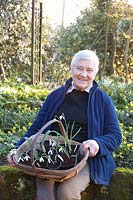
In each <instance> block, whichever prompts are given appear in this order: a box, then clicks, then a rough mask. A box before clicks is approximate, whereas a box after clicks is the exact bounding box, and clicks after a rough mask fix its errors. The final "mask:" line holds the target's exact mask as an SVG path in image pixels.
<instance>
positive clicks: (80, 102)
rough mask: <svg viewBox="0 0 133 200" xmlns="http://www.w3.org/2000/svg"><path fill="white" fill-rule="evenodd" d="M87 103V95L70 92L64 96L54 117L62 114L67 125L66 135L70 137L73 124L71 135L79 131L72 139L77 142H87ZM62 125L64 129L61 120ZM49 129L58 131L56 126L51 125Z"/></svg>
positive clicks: (76, 91) (82, 92)
mask: <svg viewBox="0 0 133 200" xmlns="http://www.w3.org/2000/svg"><path fill="white" fill-rule="evenodd" d="M87 103H88V93H87V92H85V91H79V90H75V89H74V90H73V91H72V92H70V93H68V94H66V96H65V98H64V101H63V103H62V104H61V105H60V107H59V108H58V109H57V110H56V112H55V116H58V117H59V116H61V115H62V114H64V116H65V119H66V123H67V125H68V135H70V131H71V129H72V126H73V123H74V127H73V134H75V133H76V132H77V131H78V130H79V129H81V130H80V132H79V133H78V134H77V135H76V137H74V138H73V139H74V140H76V141H79V142H83V141H84V140H87ZM62 123H63V125H64V127H65V122H64V120H62ZM65 128H66V127H65ZM51 129H53V130H57V131H59V127H58V125H57V124H53V125H52V127H51Z"/></svg>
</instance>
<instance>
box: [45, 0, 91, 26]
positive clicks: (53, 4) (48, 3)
mask: <svg viewBox="0 0 133 200" xmlns="http://www.w3.org/2000/svg"><path fill="white" fill-rule="evenodd" d="M63 1H64V0H45V1H43V2H44V5H43V13H44V16H45V15H48V16H49V17H50V20H51V23H52V25H54V24H57V25H61V24H62V11H63ZM89 2H90V0H65V9H64V26H65V27H66V26H68V25H69V24H70V23H71V22H74V20H75V19H76V17H77V16H79V15H80V11H81V10H83V9H85V8H86V7H89Z"/></svg>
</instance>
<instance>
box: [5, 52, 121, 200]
mask: <svg viewBox="0 0 133 200" xmlns="http://www.w3.org/2000/svg"><path fill="white" fill-rule="evenodd" d="M98 66H99V59H98V57H97V55H96V53H95V52H93V51H90V50H82V51H79V52H78V53H76V54H75V55H74V57H73V59H72V62H71V76H72V77H71V78H70V79H68V80H67V81H66V83H65V85H64V86H61V87H59V88H58V89H56V90H54V91H53V92H52V93H51V94H50V95H49V96H48V97H47V99H46V101H45V102H44V104H43V106H42V108H41V109H40V111H39V113H38V116H37V118H36V119H35V121H34V122H33V124H32V125H31V127H30V128H29V129H28V131H27V133H26V134H25V135H24V137H30V136H31V135H33V134H35V133H36V132H37V131H38V130H39V129H40V128H41V127H42V126H43V125H44V124H45V123H46V122H48V121H49V120H51V119H52V118H54V116H55V115H56V116H60V115H61V114H62V113H64V115H65V118H66V121H67V122H69V124H70V128H71V126H72V123H73V121H75V127H74V129H75V131H76V130H78V129H79V128H80V127H81V131H80V132H79V134H78V135H77V136H76V137H75V138H74V139H75V140H76V141H79V142H81V143H82V147H83V151H85V150H86V149H88V148H89V151H90V154H89V159H88V162H87V164H86V166H85V167H84V168H83V169H82V170H81V171H80V173H79V174H78V175H77V176H75V177H73V178H70V179H68V180H65V181H63V182H61V183H58V184H56V183H53V182H51V181H48V180H42V179H39V178H38V179H37V199H38V200H52V199H55V198H57V200H62V199H63V200H80V199H81V192H82V191H84V190H85V188H86V187H87V186H88V185H89V183H90V180H91V181H94V182H95V183H96V184H102V185H108V184H109V179H110V178H111V176H112V174H113V171H114V168H115V161H114V159H113V156H112V152H113V151H114V150H116V149H117V148H118V147H119V145H120V143H121V141H122V136H121V132H120V129H119V124H118V119H117V116H116V112H115V108H114V105H113V102H112V100H111V98H110V97H109V96H108V95H107V94H106V93H105V92H104V91H102V90H101V89H100V88H99V87H98V84H97V83H96V81H95V77H96V74H97V72H98ZM54 128H57V127H54V126H52V127H51V129H54ZM24 137H22V138H21V140H20V141H19V142H18V144H17V145H16V148H17V147H19V146H20V145H21V144H22V143H23V142H24ZM8 161H9V164H10V165H11V166H14V163H13V161H12V159H11V156H10V153H9V155H8ZM53 191H54V192H53Z"/></svg>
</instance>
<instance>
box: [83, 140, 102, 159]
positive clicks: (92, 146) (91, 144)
mask: <svg viewBox="0 0 133 200" xmlns="http://www.w3.org/2000/svg"><path fill="white" fill-rule="evenodd" d="M82 148H83V151H84V152H85V151H86V149H89V152H90V153H89V157H94V156H96V154H97V153H98V151H99V145H98V143H97V142H96V141H95V140H86V141H84V142H83V143H82Z"/></svg>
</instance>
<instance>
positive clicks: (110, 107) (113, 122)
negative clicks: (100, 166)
mask: <svg viewBox="0 0 133 200" xmlns="http://www.w3.org/2000/svg"><path fill="white" fill-rule="evenodd" d="M103 123H104V124H103V132H102V133H101V135H100V136H98V137H95V138H94V140H95V141H97V143H98V144H99V153H98V155H100V156H104V155H107V154H109V153H110V152H113V151H115V150H116V149H117V148H118V147H119V145H120V143H121V142H122V135H121V131H120V128H119V122H118V118H117V115H116V111H115V107H114V104H113V101H112V100H111V98H110V97H109V98H107V99H106V101H105V106H104V122H103Z"/></svg>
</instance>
